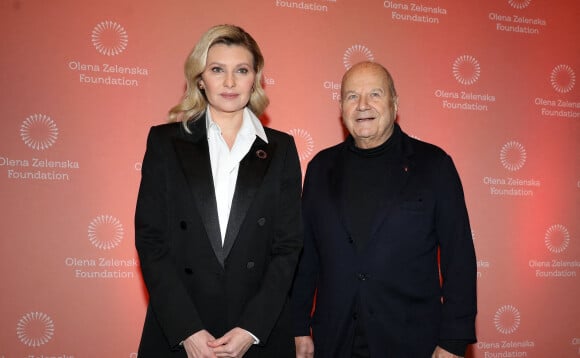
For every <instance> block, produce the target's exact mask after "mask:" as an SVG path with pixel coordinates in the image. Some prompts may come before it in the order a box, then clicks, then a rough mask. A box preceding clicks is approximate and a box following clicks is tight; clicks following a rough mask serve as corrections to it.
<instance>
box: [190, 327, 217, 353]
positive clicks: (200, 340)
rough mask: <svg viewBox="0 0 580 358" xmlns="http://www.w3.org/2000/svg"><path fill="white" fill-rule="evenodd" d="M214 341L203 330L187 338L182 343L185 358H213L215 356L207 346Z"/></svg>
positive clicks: (212, 337)
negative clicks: (185, 354)
mask: <svg viewBox="0 0 580 358" xmlns="http://www.w3.org/2000/svg"><path fill="white" fill-rule="evenodd" d="M214 339H215V338H214V336H212V335H211V334H209V332H208V331H206V330H205V329H202V330H201V331H197V332H195V333H194V334H192V335H191V336H189V337H188V338H187V339H186V340H185V341H183V348H185V352H186V353H187V358H215V357H216V355H215V354H214V352H213V351H212V350H211V348H210V347H209V346H208V342H209V341H213V340H214Z"/></svg>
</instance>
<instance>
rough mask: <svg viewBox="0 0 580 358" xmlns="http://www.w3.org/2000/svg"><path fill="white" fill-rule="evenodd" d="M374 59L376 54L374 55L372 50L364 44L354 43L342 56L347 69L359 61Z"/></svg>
mask: <svg viewBox="0 0 580 358" xmlns="http://www.w3.org/2000/svg"><path fill="white" fill-rule="evenodd" d="M374 60H375V56H373V53H372V52H371V50H369V48H368V47H366V46H363V45H352V46H351V47H349V48H347V49H346V51H345V52H344V55H343V56H342V63H343V64H344V67H345V68H346V69H347V70H348V69H349V68H351V67H352V65H354V64H356V63H358V62H362V61H374Z"/></svg>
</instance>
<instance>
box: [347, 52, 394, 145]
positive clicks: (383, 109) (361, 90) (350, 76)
mask: <svg viewBox="0 0 580 358" xmlns="http://www.w3.org/2000/svg"><path fill="white" fill-rule="evenodd" d="M340 107H341V111H342V121H343V123H344V125H345V126H346V128H347V130H348V131H349V133H350V134H351V135H352V136H353V138H354V141H355V144H356V146H357V147H359V148H363V149H368V148H374V147H378V146H379V145H381V144H383V143H384V142H386V141H387V139H389V137H390V136H391V134H392V133H393V128H394V126H395V117H396V110H395V108H396V99H391V94H390V92H389V84H388V78H387V75H386V74H385V72H384V71H383V69H382V68H380V67H379V66H377V65H373V64H369V63H364V64H360V65H355V66H354V67H353V68H351V69H350V70H349V71H348V72H347V73H346V74H345V77H344V80H343V83H342V98H341V102H340Z"/></svg>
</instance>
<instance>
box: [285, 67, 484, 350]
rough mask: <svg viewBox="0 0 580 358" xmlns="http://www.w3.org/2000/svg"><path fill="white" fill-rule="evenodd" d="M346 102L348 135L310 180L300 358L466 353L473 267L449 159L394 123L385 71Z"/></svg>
mask: <svg viewBox="0 0 580 358" xmlns="http://www.w3.org/2000/svg"><path fill="white" fill-rule="evenodd" d="M341 96H342V98H341V102H340V106H341V111H342V119H343V123H344V125H345V127H346V129H347V130H348V132H349V133H350V136H349V137H348V138H347V139H346V140H345V141H344V142H343V143H341V144H338V145H336V146H334V147H331V148H328V149H326V150H323V151H321V152H320V153H319V154H318V155H317V156H316V157H315V158H314V159H313V160H312V161H311V162H310V164H309V166H308V170H307V172H306V178H305V183H304V191H303V198H302V208H303V216H304V225H305V238H304V251H303V253H302V258H301V261H300V263H299V268H298V273H297V276H296V281H295V283H294V289H293V293H292V301H293V302H292V304H293V310H294V321H295V335H296V337H295V343H296V350H297V357H312V354H313V353H314V356H315V357H316V358H327V357H328V358H337V357H373V358H375V357H376V358H385V357H387V358H390V357H394V358H401V357H413V358H415V357H417V358H425V357H434V358H435V357H436V358H444V357H445V358H447V357H460V356H463V355H464V353H465V350H466V347H467V345H468V344H469V343H473V342H475V340H476V338H475V328H474V325H475V323H474V322H475V315H476V311H477V307H476V294H475V289H476V261H475V252H474V247H473V241H472V238H471V229H470V226H469V219H468V215H467V209H466V206H465V200H464V197H463V189H462V186H461V182H460V180H459V176H458V174H457V171H456V169H455V167H454V165H453V162H452V160H451V158H450V157H449V156H448V155H447V154H446V153H445V152H444V151H443V150H441V149H440V148H438V147H436V146H434V145H431V144H428V143H425V142H421V141H419V140H415V139H413V138H410V137H409V136H407V135H406V134H405V133H403V132H402V131H401V129H400V127H399V125H398V124H396V123H395V119H396V116H397V94H396V91H395V87H394V84H393V80H392V78H391V75H390V74H389V72H388V71H387V70H386V69H385V68H384V67H383V66H381V65H379V64H376V63H372V62H363V63H359V64H357V65H355V66H353V67H352V68H351V69H349V70H348V71H347V72H346V73H345V75H344V77H343V79H342V89H341ZM315 296H316V299H314V297H315ZM314 302H315V308H314V313H313V315H312V317H311V312H312V309H313V304H314ZM310 334H311V335H312V336H310Z"/></svg>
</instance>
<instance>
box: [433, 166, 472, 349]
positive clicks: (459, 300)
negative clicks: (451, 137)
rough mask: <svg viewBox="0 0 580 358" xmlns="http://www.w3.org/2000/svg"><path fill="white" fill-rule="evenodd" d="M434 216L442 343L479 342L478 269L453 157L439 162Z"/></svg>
mask: <svg viewBox="0 0 580 358" xmlns="http://www.w3.org/2000/svg"><path fill="white" fill-rule="evenodd" d="M438 171H439V173H438V175H436V179H435V180H436V181H437V195H438V199H437V208H436V214H435V220H436V230H437V237H438V240H439V248H440V255H441V263H440V265H441V276H442V296H443V314H442V320H441V329H440V337H439V339H440V340H446V341H454V340H455V341H456V340H461V341H465V342H467V343H473V342H475V341H476V337H475V316H476V314H477V299H476V281H477V265H476V259H475V250H474V246H473V239H472V234H471V228H470V225H469V217H468V214H467V208H466V205H465V199H464V194H463V187H462V185H461V181H460V179H459V175H458V173H457V170H456V168H455V166H454V164H453V161H452V159H451V157H449V156H448V155H444V156H443V157H442V158H441V160H440V161H439V166H438Z"/></svg>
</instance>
